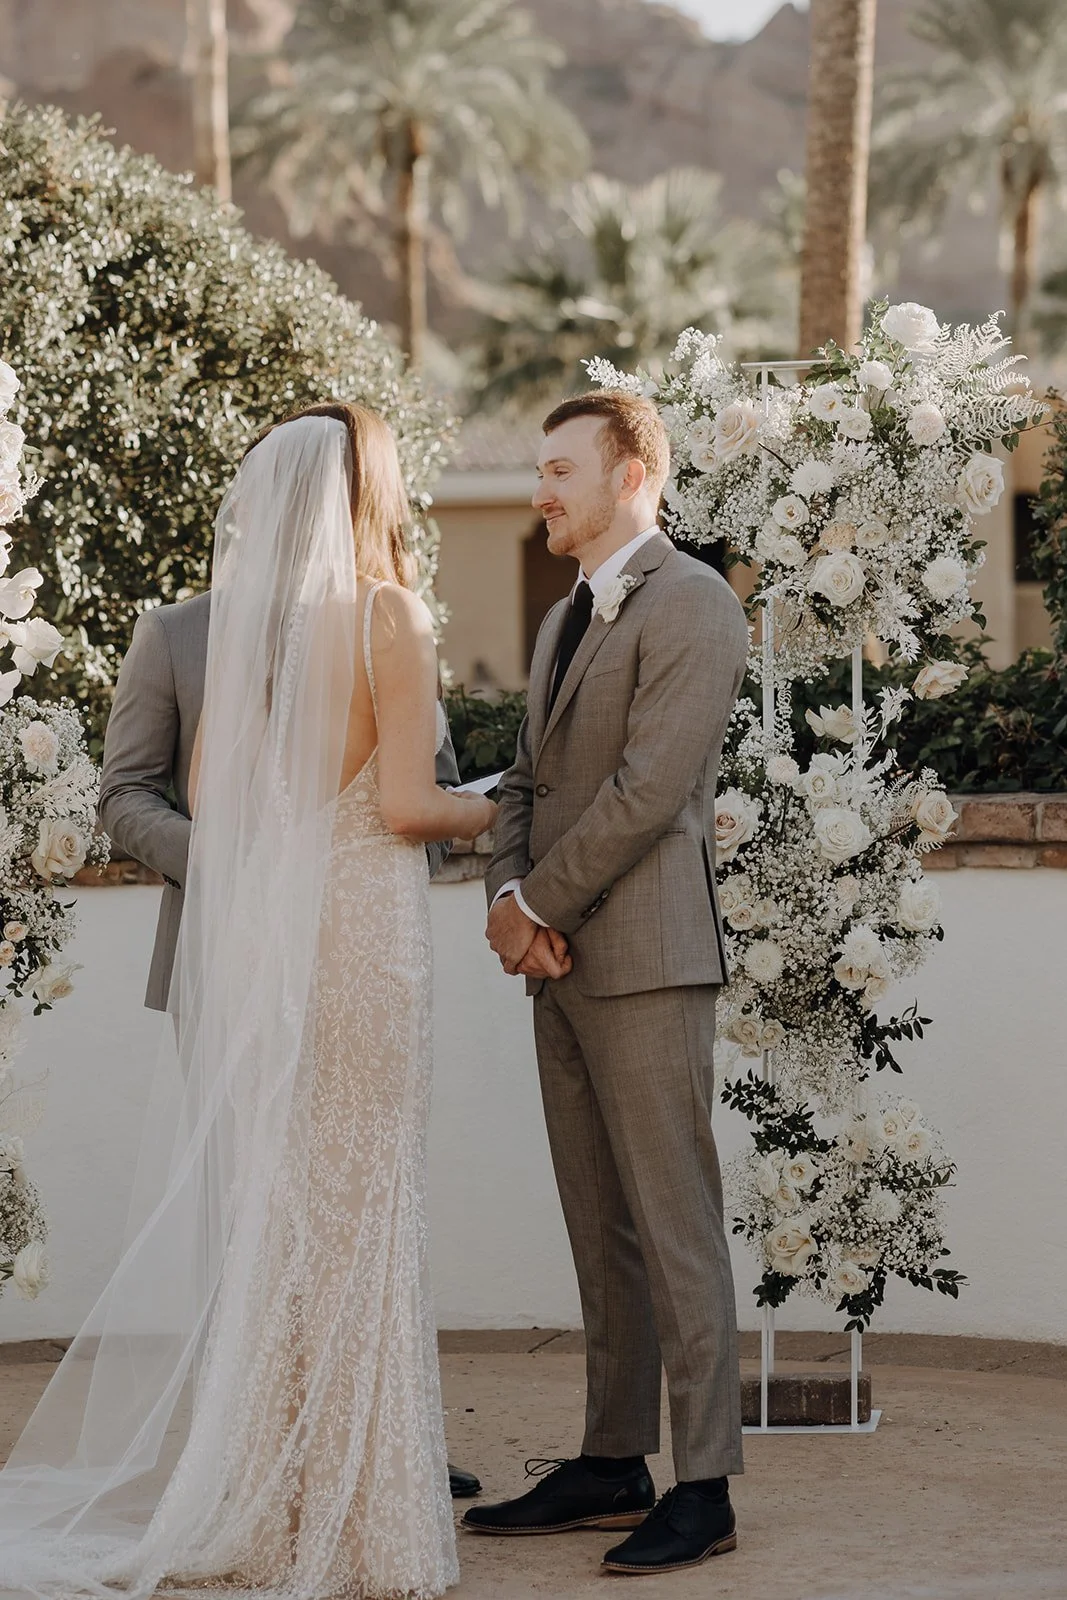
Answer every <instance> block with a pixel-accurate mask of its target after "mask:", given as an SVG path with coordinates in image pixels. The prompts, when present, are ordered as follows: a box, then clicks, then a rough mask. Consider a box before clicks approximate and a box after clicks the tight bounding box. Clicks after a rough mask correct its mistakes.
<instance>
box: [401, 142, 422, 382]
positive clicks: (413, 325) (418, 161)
mask: <svg viewBox="0 0 1067 1600" xmlns="http://www.w3.org/2000/svg"><path fill="white" fill-rule="evenodd" d="M402 139H403V143H402V146H401V151H400V173H399V182H398V192H397V210H398V217H397V224H398V225H397V239H396V244H397V266H398V268H399V275H400V343H401V345H402V347H403V350H404V353H405V355H406V356H407V358H408V361H409V363H410V365H411V366H412V367H415V368H418V367H420V366H421V365H422V359H423V354H424V351H425V344H426V325H427V313H426V204H425V195H424V187H425V183H424V166H425V154H424V141H423V132H422V128H421V127H420V125H419V123H418V122H416V121H415V120H414V119H411V120H409V121H408V123H407V124H406V126H405V128H404V132H403V135H402Z"/></svg>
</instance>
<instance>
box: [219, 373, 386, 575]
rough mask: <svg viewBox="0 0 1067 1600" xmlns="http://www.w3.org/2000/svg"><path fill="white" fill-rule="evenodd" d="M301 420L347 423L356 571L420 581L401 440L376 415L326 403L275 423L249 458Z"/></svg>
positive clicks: (342, 402)
mask: <svg viewBox="0 0 1067 1600" xmlns="http://www.w3.org/2000/svg"><path fill="white" fill-rule="evenodd" d="M300 417H332V418H333V419H334V420H335V421H336V422H340V423H343V424H344V427H345V430H346V432H347V433H348V449H349V474H350V500H351V506H352V531H353V533H354V535H355V540H356V570H357V572H358V573H359V574H360V576H362V577H367V578H386V579H388V580H389V581H390V582H392V583H399V584H402V585H403V586H404V588H405V589H410V588H411V586H412V584H413V582H414V578H415V560H414V557H413V556H412V555H411V552H410V551H409V550H408V548H407V544H406V538H405V535H406V530H407V529H408V527H409V526H410V524H411V505H410V502H409V501H408V496H407V490H406V489H405V488H404V478H403V474H402V473H401V471H400V460H399V458H398V456H397V453H396V440H395V439H394V437H393V433H392V430H391V428H390V427H389V425H388V423H386V422H383V420H382V418H381V417H379V416H378V414H377V412H374V411H368V410H367V408H366V407H365V406H357V405H352V404H350V403H349V402H348V401H347V400H339V401H325V402H323V403H322V404H321V405H314V406H304V407H303V408H302V409H301V410H300V411H294V412H293V413H292V415H291V416H288V417H284V418H283V419H282V421H281V422H272V423H271V425H270V427H269V428H264V429H263V432H262V433H260V434H257V435H256V437H255V439H253V441H252V443H251V444H250V445H249V447H248V450H246V451H245V454H246V455H248V453H249V451H252V450H254V449H255V447H256V445H257V444H259V443H261V441H262V440H264V439H265V438H266V437H267V435H268V434H269V433H273V432H274V429H275V428H283V427H284V426H285V424H286V423H287V422H296V421H297V420H298V418H300Z"/></svg>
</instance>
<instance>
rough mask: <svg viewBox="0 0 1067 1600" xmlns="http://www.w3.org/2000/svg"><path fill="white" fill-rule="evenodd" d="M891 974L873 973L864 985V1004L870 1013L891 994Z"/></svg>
mask: <svg viewBox="0 0 1067 1600" xmlns="http://www.w3.org/2000/svg"><path fill="white" fill-rule="evenodd" d="M889 981H890V980H889V973H888V972H872V973H870V975H869V976H868V978H867V982H866V983H865V984H864V985H863V1004H864V1006H865V1007H866V1009H867V1010H868V1011H869V1010H870V1009H871V1007H872V1006H876V1005H877V1004H878V1002H879V1000H884V999H885V997H886V995H887V994H888V993H889Z"/></svg>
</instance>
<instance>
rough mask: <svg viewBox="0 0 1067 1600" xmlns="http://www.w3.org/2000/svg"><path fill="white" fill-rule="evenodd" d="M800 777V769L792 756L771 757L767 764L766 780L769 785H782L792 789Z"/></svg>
mask: <svg viewBox="0 0 1067 1600" xmlns="http://www.w3.org/2000/svg"><path fill="white" fill-rule="evenodd" d="M799 777H800V768H799V767H798V766H797V764H796V762H795V761H794V760H793V757H792V756H771V757H770V758H769V760H768V762H767V779H768V782H770V783H784V784H785V785H786V786H787V788H792V786H793V784H794V783H796V781H797V779H798V778H799Z"/></svg>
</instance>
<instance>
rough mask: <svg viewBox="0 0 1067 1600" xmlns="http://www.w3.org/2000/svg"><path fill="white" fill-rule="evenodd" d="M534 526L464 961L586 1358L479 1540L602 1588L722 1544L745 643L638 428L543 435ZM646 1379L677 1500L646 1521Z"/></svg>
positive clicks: (488, 1512) (486, 1510)
mask: <svg viewBox="0 0 1067 1600" xmlns="http://www.w3.org/2000/svg"><path fill="white" fill-rule="evenodd" d="M544 434H545V438H544V443H543V445H542V448H541V454H540V459H539V465H538V472H539V476H540V479H541V483H540V485H539V487H538V490H537V492H536V494H535V496H534V505H535V506H536V507H538V508H539V509H540V510H541V511H542V512H543V514H544V518H545V521H546V523H547V525H548V545H549V549H550V550H551V551H552V552H553V553H555V554H557V555H569V556H574V557H575V558H576V559H577V560H578V562H579V563H580V566H581V570H580V572H579V575H578V582H577V583H576V585H575V588H574V590H573V592H572V594H571V596H570V598H569V599H567V600H563V601H561V602H560V603H559V605H557V606H556V607H555V608H554V609H553V610H552V611H550V612H549V614H548V616H547V617H546V618H545V621H544V623H543V624H542V627H541V631H540V633H539V635H538V639H537V646H536V649H535V652H534V659H533V665H532V668H531V672H530V694H529V707H528V715H527V718H526V721H525V723H524V724H523V727H522V731H521V733H520V735H519V742H518V752H517V755H516V760H515V765H514V766H513V767H512V769H511V771H510V772H509V773H508V774H507V776H506V777H505V778H504V779H503V781H502V783H501V786H500V795H499V799H500V812H499V816H498V819H497V830H496V853H495V855H494V856H493V860H492V863H491V865H490V868H489V872H488V876H487V880H486V882H487V889H488V893H489V900H490V903H491V910H490V916H489V927H488V934H487V936H488V938H489V941H490V943H491V945H492V947H493V949H494V950H495V951H496V953H497V955H498V956H499V957H500V959H501V962H502V963H503V966H504V968H505V970H506V971H508V972H510V973H523V974H525V975H526V978H527V986H528V988H529V990H530V992H531V993H532V994H533V997H534V998H533V1006H534V1034H535V1040H536V1046H537V1060H538V1068H539V1072H540V1077H541V1090H542V1097H543V1101H544V1107H545V1116H546V1120H547V1124H548V1135H549V1142H550V1145H551V1149H552V1158H553V1164H554V1167H555V1173H556V1180H557V1183H558V1185H559V1191H560V1197H561V1200H562V1203H563V1210H564V1215H565V1218H566V1223H567V1229H568V1233H569V1236H570V1241H571V1248H572V1251H573V1254H574V1263H575V1268H576V1270H577V1275H578V1286H579V1291H580V1295H581V1302H582V1313H583V1319H584V1323H585V1332H586V1344H587V1398H586V1427H585V1439H584V1442H583V1445H582V1454H581V1455H580V1456H579V1457H578V1458H577V1459H575V1460H569V1461H562V1462H552V1463H545V1464H544V1466H546V1467H547V1466H551V1467H553V1468H554V1469H555V1470H553V1471H550V1472H548V1473H547V1475H541V1477H540V1481H539V1483H538V1484H537V1485H536V1486H535V1487H534V1488H532V1489H531V1490H529V1491H528V1492H527V1493H526V1494H524V1495H522V1496H520V1497H519V1498H518V1499H515V1500H510V1501H505V1502H504V1503H503V1504H501V1505H496V1506H483V1507H478V1508H476V1509H472V1510H471V1511H470V1512H468V1513H467V1516H466V1517H465V1519H464V1522H465V1525H466V1526H467V1527H468V1528H470V1529H472V1530H473V1531H475V1532H479V1533H498V1534H512V1535H514V1534H523V1533H530V1534H533V1533H547V1532H553V1531H557V1530H559V1531H562V1530H563V1529H568V1528H580V1527H596V1528H604V1529H608V1528H632V1529H634V1530H635V1531H634V1532H633V1533H631V1534H630V1537H629V1538H627V1539H626V1540H625V1541H624V1542H623V1543H622V1544H620V1545H619V1546H617V1547H616V1548H615V1549H613V1550H610V1551H609V1552H608V1554H607V1556H606V1557H605V1558H604V1565H605V1566H606V1567H607V1568H608V1569H609V1570H612V1571H617V1572H627V1573H649V1572H665V1571H671V1570H674V1569H676V1568H679V1567H687V1566H693V1565H696V1564H697V1563H698V1562H700V1561H703V1560H705V1559H706V1558H707V1557H708V1556H710V1555H714V1554H717V1553H719V1552H720V1551H724V1550H729V1549H733V1548H734V1545H735V1543H736V1533H735V1525H734V1516H733V1511H732V1509H731V1506H730V1501H729V1493H728V1475H729V1474H730V1473H735V1472H740V1471H741V1470H742V1463H741V1418H740V1393H739V1375H738V1364H737V1335H736V1317H735V1311H734V1294H733V1282H732V1278H731V1271H730V1257H729V1251H728V1248H727V1242H726V1235H725V1230H724V1227H723V1206H722V1186H721V1181H720V1176H719V1163H718V1157H717V1155H716V1150H715V1141H714V1138H713V1136H712V1130H711V1110H712V1100H713V1065H712V1052H713V1046H714V1039H715V998H716V994H717V991H718V986H719V985H720V984H722V983H724V982H725V981H726V977H727V974H726V965H725V959H724V953H723V937H722V927H721V922H720V918H719V911H718V905H717V901H716V895H715V878H714V869H715V828H714V798H715V787H716V779H717V771H718V763H719V754H720V750H721V747H722V741H723V735H724V733H725V729H726V724H727V721H728V719H729V716H730V712H731V709H732V707H733V704H734V701H735V699H736V696H737V692H738V689H739V687H740V684H741V678H742V674H743V672H744V666H745V657H746V654H747V648H748V630H747V627H746V624H745V618H744V613H743V611H742V608H741V606H740V604H739V603H738V601H737V599H736V597H735V596H734V594H733V592H732V591H731V589H730V588H729V586H728V585H727V584H726V583H725V582H724V580H723V579H722V578H721V577H719V575H718V574H717V573H715V572H712V571H711V570H710V569H709V568H708V567H706V566H703V565H702V564H701V563H699V562H697V561H695V560H693V559H692V558H691V557H689V556H686V555H683V554H682V553H681V552H680V551H678V550H676V549H675V548H674V546H673V545H672V544H671V542H670V540H669V539H668V538H666V536H665V535H664V534H662V533H661V532H660V531H659V528H658V527H657V525H656V515H657V508H658V505H659V498H660V494H661V492H662V489H663V486H664V484H665V482H666V479H667V474H668V468H669V448H668V441H667V435H666V431H665V429H664V427H663V424H662V422H661V420H660V418H659V416H658V414H657V412H656V409H655V407H654V406H653V405H652V404H651V403H650V402H649V401H647V400H645V399H642V398H640V397H638V396H634V395H631V394H627V393H622V392H611V391H607V392H602V393H596V394H590V395H585V396H582V397H579V398H577V399H574V400H569V401H566V402H565V403H564V404H563V405H561V406H558V407H557V408H556V410H555V411H553V412H552V414H551V415H550V416H549V417H548V418H547V420H546V421H545V423H544ZM661 1363H662V1365H663V1366H664V1367H665V1368H666V1373H667V1389H668V1396H669V1401H670V1413H671V1440H672V1446H673V1453H674V1462H675V1470H676V1473H677V1483H676V1485H675V1487H674V1488H672V1489H670V1490H669V1491H668V1492H667V1494H666V1495H664V1496H663V1498H662V1499H661V1500H660V1501H659V1502H658V1504H654V1501H655V1493H654V1489H653V1486H652V1481H651V1478H650V1476H649V1473H648V1469H647V1467H646V1464H645V1455H646V1454H647V1453H648V1452H650V1451H656V1450H658V1449H659V1419H660V1368H661Z"/></svg>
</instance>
